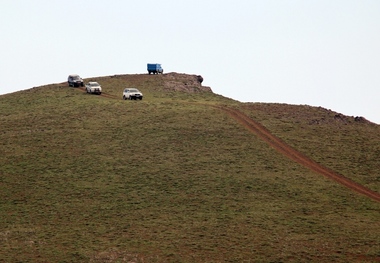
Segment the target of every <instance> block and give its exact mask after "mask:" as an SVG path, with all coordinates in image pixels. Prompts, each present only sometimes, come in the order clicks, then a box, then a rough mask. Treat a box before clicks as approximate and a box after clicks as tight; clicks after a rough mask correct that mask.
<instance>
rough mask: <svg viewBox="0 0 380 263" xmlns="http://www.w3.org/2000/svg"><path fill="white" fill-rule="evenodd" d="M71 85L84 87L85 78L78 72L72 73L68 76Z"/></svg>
mask: <svg viewBox="0 0 380 263" xmlns="http://www.w3.org/2000/svg"><path fill="white" fill-rule="evenodd" d="M67 83H69V86H70V87H83V79H82V78H81V77H79V75H77V74H71V75H69V77H68V78H67Z"/></svg>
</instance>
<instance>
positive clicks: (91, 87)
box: [86, 81, 102, 95]
mask: <svg viewBox="0 0 380 263" xmlns="http://www.w3.org/2000/svg"><path fill="white" fill-rule="evenodd" d="M86 92H87V93H91V94H98V95H100V94H102V87H101V86H100V85H99V83H98V82H95V81H91V82H89V83H87V84H86Z"/></svg>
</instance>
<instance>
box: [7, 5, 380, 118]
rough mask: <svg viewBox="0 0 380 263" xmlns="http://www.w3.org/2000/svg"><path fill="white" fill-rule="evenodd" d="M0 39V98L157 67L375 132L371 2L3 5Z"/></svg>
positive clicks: (378, 114) (376, 28) (378, 32)
mask: <svg viewBox="0 0 380 263" xmlns="http://www.w3.org/2000/svg"><path fill="white" fill-rule="evenodd" d="M0 33H1V42H0V43H1V44H0V45H1V49H0V94H5V93H10V92H14V91H18V90H23V89H29V88H32V87H34V86H40V85H46V84H51V83H59V82H64V81H66V80H67V76H68V75H69V74H72V73H77V74H79V75H81V76H82V77H83V78H88V77H97V76H108V75H115V74H135V73H146V64H147V63H161V64H162V67H163V68H164V70H165V72H166V73H167V72H179V73H188V74H199V75H202V76H203V78H204V82H203V84H204V85H205V86H210V87H211V88H212V90H213V91H214V92H215V93H217V94H221V95H223V96H226V97H230V98H233V99H236V100H239V101H242V102H279V103H289V104H307V105H312V106H321V107H324V108H327V109H331V110H334V111H337V112H340V113H343V114H345V115H349V116H363V117H365V118H367V119H369V120H370V121H373V122H376V123H378V124H380V103H379V98H380V89H379V88H380V0H260V1H258V0H219V1H216V0H202V1H201V0H192V1H185V0H184V1H181V0H157V1H152V0H138V1H137V0H133V1H132V0H107V1H106V0H103V1H100V0H75V1H74V0H33V1H30V0H0Z"/></svg>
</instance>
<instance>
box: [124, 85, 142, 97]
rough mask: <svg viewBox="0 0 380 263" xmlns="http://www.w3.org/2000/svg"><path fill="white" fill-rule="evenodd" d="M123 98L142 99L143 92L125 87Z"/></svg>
mask: <svg viewBox="0 0 380 263" xmlns="http://www.w3.org/2000/svg"><path fill="white" fill-rule="evenodd" d="M123 99H124V100H137V99H139V100H142V99H143V94H142V93H141V92H140V91H139V90H138V89H136V88H126V89H125V90H124V91H123Z"/></svg>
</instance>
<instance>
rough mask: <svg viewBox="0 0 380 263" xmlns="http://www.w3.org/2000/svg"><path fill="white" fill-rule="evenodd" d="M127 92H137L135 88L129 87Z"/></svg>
mask: <svg viewBox="0 0 380 263" xmlns="http://www.w3.org/2000/svg"><path fill="white" fill-rule="evenodd" d="M129 92H139V91H138V90H137V89H130V90H129Z"/></svg>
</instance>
